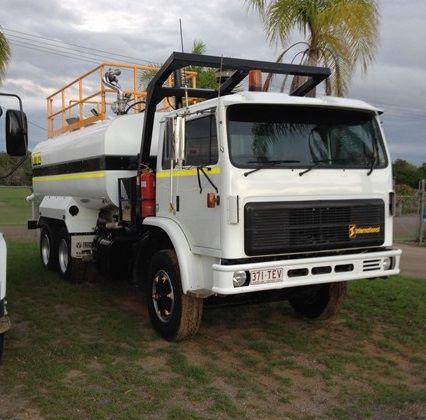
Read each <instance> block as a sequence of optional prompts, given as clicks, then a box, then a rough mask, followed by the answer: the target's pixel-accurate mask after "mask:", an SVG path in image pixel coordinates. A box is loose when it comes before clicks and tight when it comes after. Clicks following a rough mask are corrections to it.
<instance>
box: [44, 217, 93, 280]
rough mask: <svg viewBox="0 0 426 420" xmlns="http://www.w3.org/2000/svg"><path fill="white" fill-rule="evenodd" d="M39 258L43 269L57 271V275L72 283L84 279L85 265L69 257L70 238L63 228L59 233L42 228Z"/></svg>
mask: <svg viewBox="0 0 426 420" xmlns="http://www.w3.org/2000/svg"><path fill="white" fill-rule="evenodd" d="M40 258H41V263H42V264H43V267H44V268H46V269H48V270H55V271H56V270H57V271H58V273H59V275H60V276H61V277H62V278H63V279H65V280H67V281H70V282H72V283H80V282H82V281H83V279H84V274H85V273H84V271H85V265H84V263H83V262H82V261H81V260H80V259H77V258H72V256H71V236H70V234H69V233H68V231H67V229H66V228H65V227H63V228H61V229H60V230H59V231H58V230H54V229H53V228H52V227H51V226H49V225H45V226H43V228H42V230H41V233H40Z"/></svg>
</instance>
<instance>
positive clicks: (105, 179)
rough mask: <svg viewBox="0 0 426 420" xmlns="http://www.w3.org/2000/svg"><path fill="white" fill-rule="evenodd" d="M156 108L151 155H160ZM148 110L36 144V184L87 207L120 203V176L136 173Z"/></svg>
mask: <svg viewBox="0 0 426 420" xmlns="http://www.w3.org/2000/svg"><path fill="white" fill-rule="evenodd" d="M164 115H165V113H157V115H156V118H155V122H154V129H153V137H152V143H151V156H152V157H155V156H156V155H157V147H158V135H159V120H160V119H161V118H162V117H163V116H164ZM143 122H144V114H143V113H140V114H133V115H123V116H118V117H115V118H113V119H109V120H105V121H101V122H98V123H95V124H93V125H92V126H89V127H85V128H82V129H80V130H76V131H73V132H69V133H65V134H63V135H60V136H57V137H54V138H53V139H49V140H46V141H44V142H41V143H39V144H37V146H36V147H35V148H34V150H33V153H32V163H33V188H34V194H35V196H36V198H37V199H38V200H40V199H42V198H43V197H44V196H59V197H61V196H64V197H72V198H73V199H74V200H75V201H76V202H79V203H80V204H81V205H82V206H85V207H88V208H94V209H96V208H99V209H101V208H105V207H114V206H115V207H118V204H119V200H118V180H119V179H120V178H127V177H132V176H135V175H136V171H137V163H138V154H139V151H140V147H141V138H142V127H143Z"/></svg>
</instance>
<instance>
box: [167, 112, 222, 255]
mask: <svg viewBox="0 0 426 420" xmlns="http://www.w3.org/2000/svg"><path fill="white" fill-rule="evenodd" d="M166 165H167V162H165V161H164V160H163V168H165V167H166ZM169 167H170V164H169V165H168V168H169ZM173 181H174V182H173V191H172V195H173V198H174V199H173V203H174V204H173V206H174V210H175V211H174V218H176V220H177V221H178V223H179V224H180V225H181V226H182V228H183V229H184V232H185V234H186V235H187V237H188V240H189V241H190V244H191V247H196V248H198V251H199V252H200V253H204V252H205V253H206V254H207V255H215V254H217V253H218V251H219V250H220V200H219V199H218V198H217V197H219V196H220V167H219V153H218V139H217V127H216V117H215V115H214V114H208V115H203V116H201V117H200V116H196V117H193V118H188V119H187V121H186V127H185V159H184V162H183V166H182V168H179V169H178V168H175V169H174V171H173ZM209 194H210V206H211V205H212V200H213V205H214V207H208V196H209ZM215 198H216V201H217V200H219V205H218V203H217V202H214V201H215V200H214V199H215ZM194 251H195V252H197V249H194Z"/></svg>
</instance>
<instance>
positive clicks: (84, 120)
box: [46, 62, 197, 138]
mask: <svg viewBox="0 0 426 420" xmlns="http://www.w3.org/2000/svg"><path fill="white" fill-rule="evenodd" d="M109 68H118V69H121V70H124V72H122V75H121V77H120V83H121V84H122V85H130V86H131V87H130V88H123V89H122V90H123V92H124V93H126V94H128V95H130V97H131V98H132V99H133V100H140V99H141V98H144V97H146V91H145V90H141V89H140V84H141V76H142V75H143V73H144V72H152V73H153V74H155V72H156V71H158V70H159V67H156V66H145V65H134V64H127V63H113V62H105V63H101V64H99V65H98V66H96V67H95V68H93V69H91V70H89V71H87V72H86V73H84V74H83V75H81V76H80V77H78V78H76V79H74V80H73V81H71V82H69V83H67V84H66V85H65V86H64V87H62V88H61V89H58V90H57V91H55V92H54V93H52V94H51V95H49V96H48V97H47V98H46V102H47V127H48V138H52V137H55V136H56V135H59V134H63V133H66V132H68V131H74V130H77V129H80V128H83V127H86V126H88V125H91V124H94V123H96V122H97V121H102V120H105V118H106V116H107V112H108V111H107V105H108V104H110V103H112V102H114V101H115V92H114V91H113V90H112V89H110V88H108V87H107V86H105V85H104V84H103V83H102V77H103V75H104V74H105V72H106V71H107V70H108V69H109ZM184 77H185V78H186V79H188V80H189V81H190V83H188V84H189V85H191V86H192V88H195V87H196V77H197V72H195V71H185V72H184ZM166 85H167V86H170V87H171V86H173V81H172V77H169V78H168V80H167V81H166ZM166 99H167V100H166ZM166 99H165V100H164V102H163V105H162V109H171V108H170V101H169V100H168V98H166ZM93 105H95V106H96V113H95V114H97V115H92V113H91V112H90V111H91V108H89V107H90V106H91V107H92V108H93ZM140 109H141V105H138V106H137V107H135V109H134V110H133V112H139V111H140ZM142 109H143V104H142ZM85 114H89V116H86V115H85ZM72 117H74V118H77V121H75V122H71V123H70V124H69V123H67V119H68V120H69V119H70V118H72ZM69 121H70V120H69Z"/></svg>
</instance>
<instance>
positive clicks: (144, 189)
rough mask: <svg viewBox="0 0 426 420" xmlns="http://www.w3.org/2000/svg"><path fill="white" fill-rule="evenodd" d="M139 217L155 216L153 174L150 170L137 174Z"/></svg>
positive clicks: (143, 170) (146, 169)
mask: <svg viewBox="0 0 426 420" xmlns="http://www.w3.org/2000/svg"><path fill="white" fill-rule="evenodd" d="M139 185H140V212H141V217H142V218H145V217H149V216H155V174H154V171H153V170H152V169H150V168H145V169H142V170H141V171H140V172H139Z"/></svg>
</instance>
